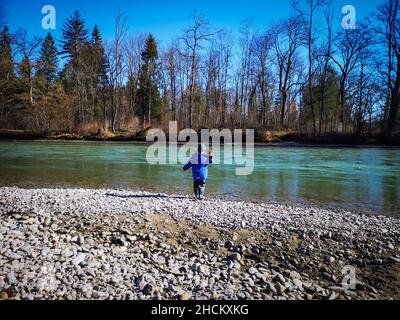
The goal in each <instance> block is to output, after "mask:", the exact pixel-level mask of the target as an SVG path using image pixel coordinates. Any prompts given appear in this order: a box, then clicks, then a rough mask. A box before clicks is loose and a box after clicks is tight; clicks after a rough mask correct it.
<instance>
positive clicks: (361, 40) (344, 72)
mask: <svg viewBox="0 0 400 320" xmlns="http://www.w3.org/2000/svg"><path fill="white" fill-rule="evenodd" d="M369 26H370V23H369V22H368V21H367V22H366V23H365V24H363V25H362V26H360V27H359V28H357V29H354V30H350V29H349V30H341V31H339V33H338V34H337V36H336V39H335V43H334V46H335V47H334V50H332V53H331V55H330V58H331V59H332V60H333V62H334V63H335V64H336V66H337V67H338V68H339V71H340V80H339V92H338V99H337V102H338V106H339V116H338V119H337V121H338V123H337V125H339V123H340V124H342V125H343V131H346V121H345V120H346V119H345V116H344V115H345V113H346V112H347V111H346V93H347V87H346V85H347V80H348V77H349V75H350V73H351V72H352V71H353V70H354V69H355V68H356V66H357V65H358V63H359V62H360V56H361V54H362V53H363V52H364V51H365V50H366V49H367V48H368V47H369V46H371V45H372V44H373V38H374V36H375V33H374V32H372V30H371V29H370V27H369ZM347 113H348V112H347Z"/></svg>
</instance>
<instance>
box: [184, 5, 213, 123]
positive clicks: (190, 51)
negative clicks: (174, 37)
mask: <svg viewBox="0 0 400 320" xmlns="http://www.w3.org/2000/svg"><path fill="white" fill-rule="evenodd" d="M192 17H193V25H192V26H191V27H189V28H187V29H185V30H184V35H183V36H182V37H181V38H180V40H182V41H183V43H184V46H185V49H187V50H186V51H185V52H184V53H182V52H181V54H182V55H184V56H186V57H188V58H189V59H190V79H189V127H190V128H192V124H193V118H192V117H193V97H194V91H195V87H196V73H197V67H198V54H199V51H200V50H201V49H203V46H202V43H203V42H204V41H210V39H211V37H212V36H214V35H215V34H216V33H217V32H215V31H211V28H210V25H209V23H208V21H207V20H205V19H204V18H203V17H202V16H201V15H199V14H197V13H196V12H194V13H193V15H192Z"/></svg>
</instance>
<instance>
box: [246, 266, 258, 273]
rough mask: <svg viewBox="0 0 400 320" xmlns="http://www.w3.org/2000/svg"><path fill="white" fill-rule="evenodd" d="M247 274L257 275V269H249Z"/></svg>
mask: <svg viewBox="0 0 400 320" xmlns="http://www.w3.org/2000/svg"><path fill="white" fill-rule="evenodd" d="M248 272H249V274H256V273H258V270H257V268H254V267H251V268H250V269H249V271H248Z"/></svg>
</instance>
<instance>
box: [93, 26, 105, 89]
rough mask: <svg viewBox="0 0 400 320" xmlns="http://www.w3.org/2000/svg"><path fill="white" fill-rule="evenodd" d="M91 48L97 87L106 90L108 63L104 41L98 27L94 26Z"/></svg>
mask: <svg viewBox="0 0 400 320" xmlns="http://www.w3.org/2000/svg"><path fill="white" fill-rule="evenodd" d="M91 48H92V61H93V72H94V78H95V83H96V85H97V87H99V88H104V87H105V86H106V85H107V70H108V63H107V57H106V55H105V50H104V45H103V40H102V38H101V35H100V30H99V28H98V26H97V25H95V26H94V28H93V31H92V39H91Z"/></svg>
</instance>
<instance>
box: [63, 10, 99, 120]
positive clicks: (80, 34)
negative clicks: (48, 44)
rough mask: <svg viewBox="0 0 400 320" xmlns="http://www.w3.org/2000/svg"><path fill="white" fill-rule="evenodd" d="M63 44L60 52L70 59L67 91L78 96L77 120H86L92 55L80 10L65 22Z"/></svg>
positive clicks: (66, 69) (66, 67) (67, 64)
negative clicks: (89, 67)
mask: <svg viewBox="0 0 400 320" xmlns="http://www.w3.org/2000/svg"><path fill="white" fill-rule="evenodd" d="M61 44H62V51H61V52H60V54H61V55H63V57H65V58H67V59H68V61H67V63H66V64H65V67H64V69H65V72H64V74H65V79H64V84H65V85H66V89H67V91H69V92H67V93H71V94H73V95H75V96H76V97H77V107H78V114H77V120H78V121H79V122H80V121H85V120H86V119H87V117H88V113H90V111H89V112H88V100H87V97H88V93H87V88H88V82H89V81H90V77H88V66H90V59H91V57H90V55H89V54H88V51H89V50H88V46H89V40H88V31H87V29H86V28H85V23H84V21H83V19H81V16H80V13H79V11H75V12H74V13H73V14H72V16H71V17H70V18H68V19H67V20H66V22H65V23H64V26H63V29H62V41H61ZM89 116H90V114H89Z"/></svg>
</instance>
